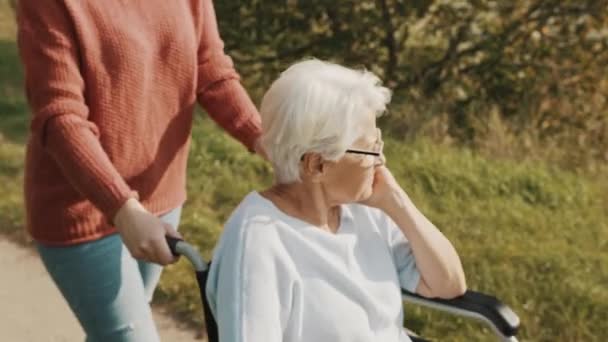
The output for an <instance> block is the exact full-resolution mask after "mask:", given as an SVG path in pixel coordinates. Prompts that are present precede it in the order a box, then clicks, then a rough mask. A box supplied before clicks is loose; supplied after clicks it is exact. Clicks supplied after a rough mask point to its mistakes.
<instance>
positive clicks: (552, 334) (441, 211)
mask: <svg viewBox="0 0 608 342" xmlns="http://www.w3.org/2000/svg"><path fill="white" fill-rule="evenodd" d="M11 3H12V1H10V0H0V194H1V196H0V237H1V236H4V237H8V238H10V239H13V240H17V241H20V242H22V243H24V244H28V243H29V241H28V238H27V236H26V235H25V234H24V232H23V224H24V217H23V204H22V191H21V183H22V177H23V157H24V143H25V141H26V139H27V126H28V119H29V113H28V109H27V106H26V102H25V98H24V93H23V81H22V70H21V66H20V64H19V61H18V53H17V48H16V43H15V31H16V30H15V22H14V12H13V10H12V6H11ZM214 3H215V7H216V11H217V16H218V20H219V23H220V32H221V34H222V37H223V39H224V41H225V44H226V51H227V52H228V53H229V54H230V55H231V56H232V57H233V59H234V61H235V64H236V67H237V69H238V70H239V72H240V73H241V76H242V81H243V83H244V85H245V86H246V88H247V89H248V91H249V92H250V94H251V96H252V97H253V98H254V100H255V102H256V103H259V100H260V98H261V95H262V94H263V92H264V90H265V89H266V88H267V87H268V85H269V84H270V82H271V81H272V80H273V79H275V78H276V77H277V76H278V74H279V72H280V71H282V70H284V69H285V68H286V67H287V66H289V65H290V64H292V63H294V62H296V61H299V60H302V59H305V58H309V57H316V58H320V59H325V60H330V61H334V62H337V63H340V64H344V65H346V66H349V67H355V68H365V69H368V70H371V71H373V72H375V73H376V74H377V75H379V76H380V77H381V78H382V79H383V81H384V83H385V84H386V85H387V86H389V87H390V88H391V89H393V92H394V95H393V102H392V105H391V107H390V110H389V113H388V114H387V115H385V116H384V117H382V118H381V119H380V123H379V124H380V126H381V128H382V129H383V131H384V136H385V137H386V150H387V151H386V153H387V159H388V166H389V168H390V169H391V170H392V171H393V173H394V174H395V176H396V177H397V178H398V180H399V181H400V184H401V185H402V186H403V188H404V189H405V190H406V191H407V192H408V193H409V194H410V196H411V197H412V198H413V200H414V202H415V203H416V204H417V205H418V206H419V208H421V210H422V211H423V212H424V213H425V214H426V215H427V216H428V217H429V218H430V219H431V220H432V221H433V222H434V223H435V224H436V225H437V226H438V227H439V228H440V229H441V230H442V231H443V232H444V234H445V235H446V236H447V237H448V238H449V239H450V240H451V241H452V242H453V243H454V245H455V246H456V248H457V250H458V251H459V254H460V255H461V258H462V262H463V264H464V268H465V271H466V274H467V279H468V285H469V287H470V288H471V289H475V290H479V291H483V292H487V293H492V294H494V295H496V296H497V297H499V298H500V299H501V300H502V301H504V302H505V303H507V304H509V305H510V306H511V307H512V308H513V309H514V310H515V312H516V313H517V314H518V315H519V316H520V318H521V320H522V327H521V332H520V336H521V340H523V341H606V340H608V173H607V171H608V1H605V0H577V1H574V0H572V1H570V0H514V1H486V0H451V1H448V0H407V1H406V0H333V1H329V0H276V1H272V0H263V1H262V0H248V1H247V0H240V1H239V0H218V1H215V2H214ZM193 139H194V140H193V144H192V151H191V155H190V162H189V169H188V172H189V200H188V202H187V203H186V207H185V212H184V218H183V221H182V222H183V225H182V227H181V228H180V229H181V231H182V232H183V233H184V235H185V237H186V238H187V239H188V240H190V241H192V242H194V243H195V244H196V245H198V246H199V248H200V249H201V251H202V252H203V253H204V254H205V255H206V256H209V255H210V253H211V251H212V248H213V246H214V244H215V242H216V240H217V238H218V237H219V235H220V233H221V226H222V223H223V222H224V221H225V220H226V218H227V217H228V215H229V214H230V212H231V211H232V210H233V208H234V207H235V206H236V204H237V203H238V202H240V200H241V199H242V198H243V196H244V195H245V194H247V193H248V192H249V191H251V190H253V189H261V188H263V187H265V186H268V185H270V184H271V181H272V170H271V168H270V166H269V165H267V164H265V163H263V162H262V161H260V160H259V158H256V157H253V156H251V155H250V154H249V153H248V152H246V151H245V150H244V148H242V147H241V146H240V145H238V144H237V143H236V142H234V141H232V140H231V139H230V138H229V137H227V136H226V135H225V134H224V133H222V132H221V131H220V130H219V129H217V128H216V127H215V126H214V123H213V122H212V121H211V120H209V119H207V118H206V116H205V115H204V113H203V115H200V116H198V117H197V122H196V125H195V129H194V132H193ZM195 286H196V285H195V283H194V280H193V279H192V276H191V272H190V269H189V265H188V264H187V263H186V262H184V261H181V262H180V263H179V264H177V265H175V266H171V267H169V268H168V269H167V272H165V274H164V276H163V279H162V282H161V285H160V287H159V291H158V292H157V297H156V301H157V302H158V303H162V304H163V305H166V306H168V307H170V308H171V310H172V311H173V312H174V313H175V315H177V317H179V318H180V320H182V321H185V322H190V323H192V326H193V327H201V326H202V324H203V323H202V318H201V317H200V314H199V313H200V311H199V310H200V308H199V307H198V305H199V304H198V298H197V296H198V294H197V292H196V291H197V289H196V287H195ZM405 310H406V325H407V326H408V327H410V328H412V329H413V330H415V331H418V332H420V333H421V334H422V335H424V336H426V337H430V338H434V339H436V340H439V341H492V340H493V339H492V338H493V337H492V333H491V332H490V331H489V330H488V329H486V328H483V327H482V326H481V325H479V324H476V323H470V322H469V321H465V320H463V319H458V318H454V317H450V316H447V315H443V314H437V313H435V312H432V311H429V310H425V309H420V308H417V307H409V306H408V307H406V309H405Z"/></svg>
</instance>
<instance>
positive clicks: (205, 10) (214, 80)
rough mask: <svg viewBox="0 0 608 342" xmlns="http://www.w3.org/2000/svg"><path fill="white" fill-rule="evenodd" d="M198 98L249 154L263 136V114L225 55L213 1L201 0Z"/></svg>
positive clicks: (216, 120)
mask: <svg viewBox="0 0 608 342" xmlns="http://www.w3.org/2000/svg"><path fill="white" fill-rule="evenodd" d="M201 3H202V4H201V6H202V9H201V17H202V18H201V26H202V27H201V28H200V30H201V38H200V43H199V48H198V83H197V95H198V101H199V103H200V104H201V106H202V107H203V108H204V109H205V110H206V111H207V113H208V114H209V116H211V118H212V119H213V120H214V121H215V122H217V123H218V124H219V125H220V126H221V127H223V128H224V129H225V130H226V131H227V132H228V133H229V134H230V135H231V136H233V137H234V138H236V139H238V140H239V141H240V142H241V143H242V144H244V145H245V146H246V147H247V148H248V149H249V150H250V151H253V148H254V143H255V140H256V139H257V138H258V137H259V135H260V133H261V120H260V115H259V113H258V111H257V109H256V107H255V105H254V104H253V102H252V101H251V98H250V97H249V95H248V94H247V92H246V91H245V89H244V88H243V86H242V85H241V83H240V77H239V75H238V73H237V72H236V70H235V69H234V64H233V62H232V59H231V58H230V57H229V56H227V55H226V54H225V53H224V42H223V41H222V39H221V38H220V35H219V32H218V27H217V20H216V16H215V10H214V8H213V2H212V1H211V0H201Z"/></svg>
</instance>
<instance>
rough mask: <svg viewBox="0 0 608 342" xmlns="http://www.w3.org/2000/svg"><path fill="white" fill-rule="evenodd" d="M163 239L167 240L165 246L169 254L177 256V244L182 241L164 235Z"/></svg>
mask: <svg viewBox="0 0 608 342" xmlns="http://www.w3.org/2000/svg"><path fill="white" fill-rule="evenodd" d="M165 239H167V244H168V245H169V249H170V250H171V254H173V255H174V256H179V253H178V252H177V243H178V242H180V241H184V240H182V239H178V238H175V237H173V236H169V235H166V236H165Z"/></svg>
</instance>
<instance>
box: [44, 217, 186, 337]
mask: <svg viewBox="0 0 608 342" xmlns="http://www.w3.org/2000/svg"><path fill="white" fill-rule="evenodd" d="M180 215H181V207H179V208H176V209H174V210H172V211H171V212H169V213H167V214H165V215H163V216H161V217H160V218H161V219H162V220H163V221H165V222H168V223H169V224H171V225H172V226H173V227H175V228H176V229H177V227H178V225H179V220H180ZM37 247H38V251H39V253H40V256H41V258H42V261H43V263H44V265H45V267H46V269H47V270H48V272H49V274H50V275H51V278H53V281H54V282H55V284H57V287H58V288H59V290H60V291H61V293H62V295H63V297H64V298H65V299H66V301H67V302H68V304H69V306H70V308H71V309H72V312H73V313H74V314H75V315H76V317H77V318H78V321H79V322H80V325H81V326H82V328H83V330H84V331H85V334H86V341H87V342H98V341H113V342H114V341H116V342H157V341H160V338H159V336H158V332H157V331H156V325H155V324H154V320H153V318H152V311H151V310H150V304H149V303H150V301H151V300H152V295H153V294H154V289H155V288H156V285H157V284H158V281H159V279H160V274H161V271H162V267H161V266H159V265H157V264H153V263H148V262H144V261H138V260H136V259H134V258H133V257H131V254H130V253H129V250H128V249H127V247H125V245H124V244H123V243H122V240H121V238H120V235H118V234H113V235H110V236H107V237H104V238H102V239H99V240H96V241H91V242H87V243H83V244H78V245H74V246H68V247H49V246H44V245H41V244H38V245H37Z"/></svg>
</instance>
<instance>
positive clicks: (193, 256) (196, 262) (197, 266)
mask: <svg viewBox="0 0 608 342" xmlns="http://www.w3.org/2000/svg"><path fill="white" fill-rule="evenodd" d="M165 239H166V240H167V244H168V245H169V249H170V250H171V253H172V254H173V255H174V256H180V255H182V256H184V257H185V258H186V259H188V261H190V263H191V264H192V266H193V267H194V270H195V271H196V272H205V271H207V269H209V264H208V263H207V262H206V261H205V260H204V259H203V258H202V257H201V255H200V253H199V252H198V251H197V250H196V248H194V246H192V245H191V244H189V243H187V242H186V241H184V240H182V239H179V238H175V237H173V236H169V235H166V236H165Z"/></svg>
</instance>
